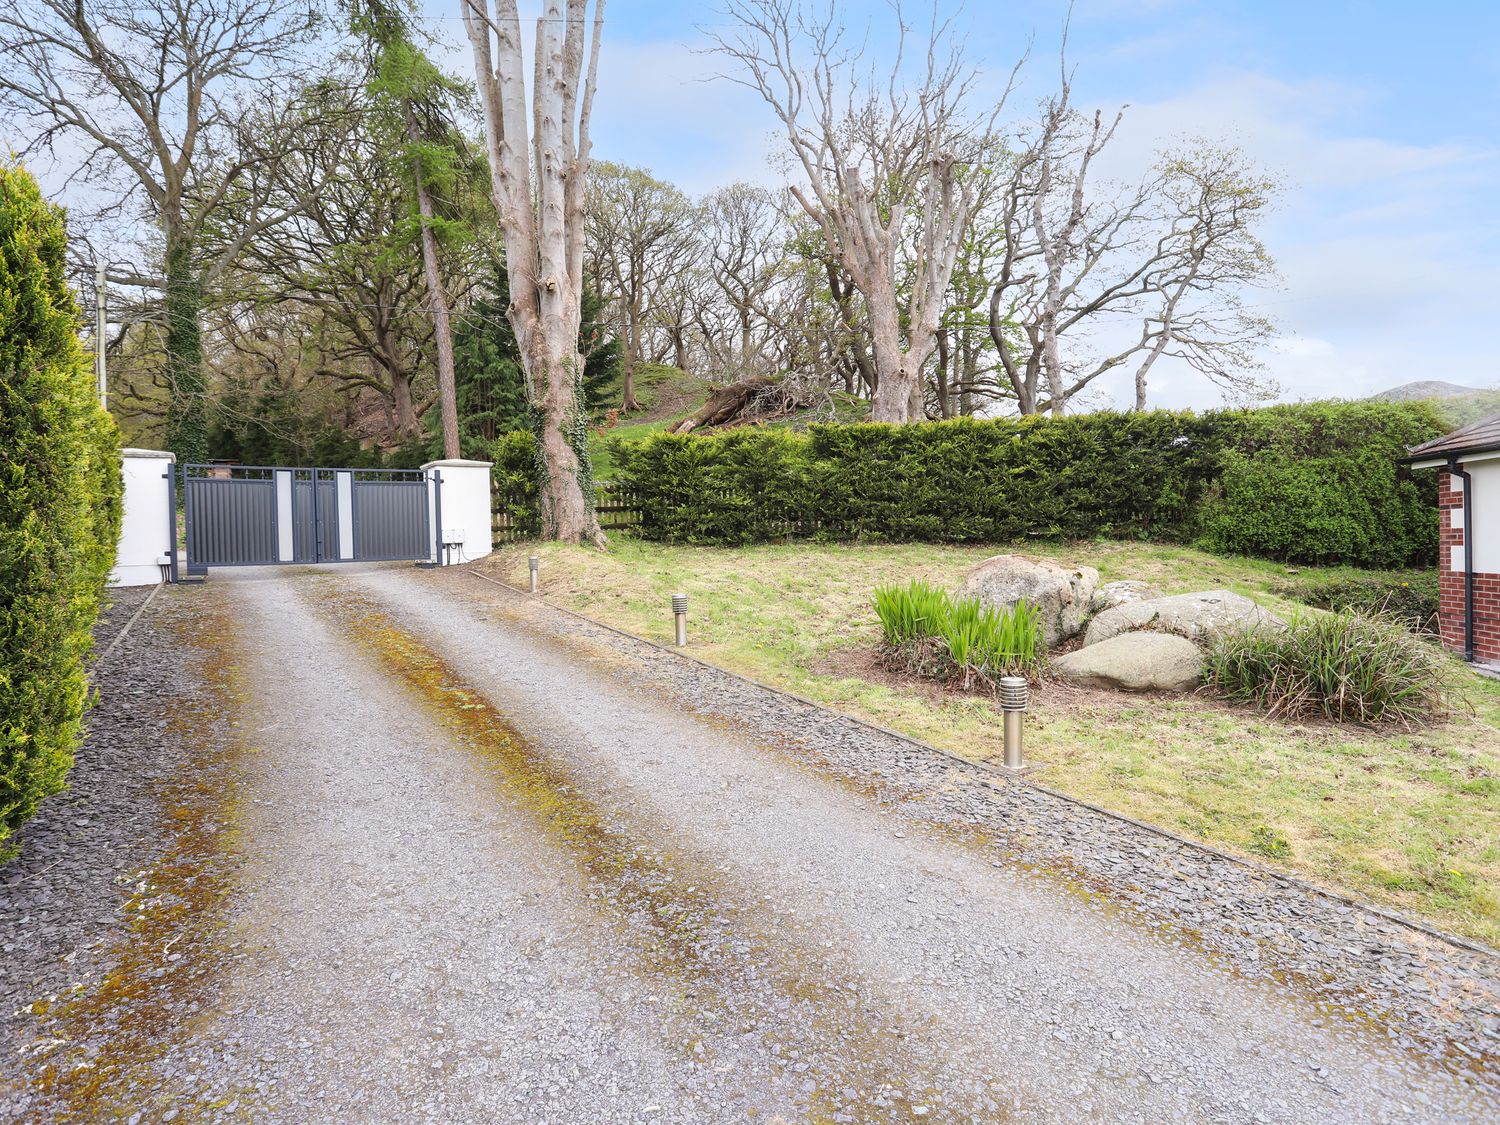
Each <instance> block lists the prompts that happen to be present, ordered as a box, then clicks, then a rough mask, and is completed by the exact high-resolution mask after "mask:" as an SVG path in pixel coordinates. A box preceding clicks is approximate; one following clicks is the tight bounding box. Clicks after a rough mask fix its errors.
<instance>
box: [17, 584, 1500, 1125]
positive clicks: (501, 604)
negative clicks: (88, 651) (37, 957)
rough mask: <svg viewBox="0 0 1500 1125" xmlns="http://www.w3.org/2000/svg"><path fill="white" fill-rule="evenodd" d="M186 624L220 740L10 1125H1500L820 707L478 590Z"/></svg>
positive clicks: (290, 588)
mask: <svg viewBox="0 0 1500 1125" xmlns="http://www.w3.org/2000/svg"><path fill="white" fill-rule="evenodd" d="M174 622H175V623H176V624H175V625H173V623H174ZM195 623H197V624H196V626H195ZM169 626H170V627H173V628H175V629H176V632H175V633H174V634H173V636H174V637H176V643H177V644H179V645H180V646H181V647H180V649H179V650H178V653H177V659H180V660H182V661H184V662H185V663H186V666H187V667H186V671H187V672H188V673H190V675H188V676H187V680H188V681H189V682H191V683H194V684H197V685H199V687H198V688H197V689H195V690H196V691H197V694H196V695H194V696H193V698H192V699H190V700H188V701H186V702H178V703H174V702H173V701H172V700H159V701H158V705H159V708H160V712H159V713H160V715H161V724H162V725H161V727H160V736H161V738H162V740H163V741H164V743H167V744H170V746H173V747H177V748H179V749H172V750H170V753H172V754H178V753H180V748H181V747H187V748H189V749H191V748H192V747H193V746H194V745H196V744H197V742H198V741H199V740H201V742H202V753H201V754H200V755H198V756H194V755H193V754H191V753H189V754H188V755H187V756H186V757H184V758H182V759H181V762H180V764H179V766H178V776H177V781H178V783H179V788H181V787H182V786H186V789H187V790H188V791H190V792H192V793H195V794H197V797H196V798H195V799H194V800H184V799H179V800H178V801H177V802H176V803H172V802H163V803H162V804H161V810H162V811H163V813H164V814H170V815H165V817H164V819H163V821H162V823H163V824H164V825H165V827H164V828H163V829H162V832H163V834H162V835H161V837H160V842H159V847H160V848H162V849H164V850H165V852H164V855H163V856H162V857H160V859H159V860H158V862H156V863H155V864H154V865H152V866H150V867H147V868H143V869H142V871H141V873H140V877H139V878H137V879H136V880H135V882H134V883H131V882H130V881H129V880H117V882H120V883H121V886H120V887H119V889H118V890H117V891H116V892H115V893H116V895H117V896H119V897H122V898H124V899H125V902H124V903H123V905H125V906H126V907H127V911H126V913H127V914H130V913H131V910H133V911H134V914H133V915H132V923H131V925H130V926H129V927H128V928H127V930H126V932H125V933H123V934H121V935H120V936H119V937H118V939H117V940H116V941H115V943H114V944H113V946H112V947H111V949H109V950H106V953H105V954H102V955H101V956H102V957H103V958H104V960H103V962H102V963H101V967H100V971H99V975H97V976H93V977H90V979H89V980H88V981H87V982H85V983H84V986H83V987H81V988H79V989H77V990H76V991H75V992H73V993H71V994H68V993H63V994H62V995H61V998H60V999H59V1000H57V1001H55V1002H49V1003H48V1004H46V1005H44V1006H43V1011H42V1012H41V1013H37V1012H34V1011H32V1010H31V1007H30V1006H28V1007H26V1008H25V1009H24V1010H20V1011H18V1012H16V1013H14V1014H13V1018H12V1019H11V1020H10V1022H9V1023H8V1024H7V1025H6V1034H7V1036H8V1037H9V1039H10V1040H11V1042H10V1043H8V1044H7V1047H8V1048H9V1049H7V1051H6V1061H5V1063H4V1064H3V1068H0V1078H4V1079H6V1080H8V1082H9V1085H8V1087H7V1088H6V1090H5V1092H3V1093H0V1117H6V1118H9V1117H14V1118H16V1119H20V1120H53V1119H66V1118H69V1117H72V1118H77V1119H92V1118H98V1117H110V1116H112V1115H116V1114H117V1115H119V1116H120V1117H122V1118H125V1119H130V1118H131V1115H132V1114H138V1115H139V1116H138V1118H136V1119H137V1120H141V1121H156V1120H168V1119H182V1120H189V1119H203V1120H286V1121H312V1120H317V1121H341V1122H342V1121H372V1122H374V1121H393V1120H432V1121H455V1122H473V1121H489V1120H495V1121H525V1122H559V1123H562V1122H595V1121H598V1122H615V1121H619V1122H684V1123H686V1122H712V1121H776V1120H783V1121H820V1122H822V1121H835V1122H845V1121H847V1122H864V1121H967V1120H986V1121H988V1120H996V1121H1012V1120H1014V1121H1074V1120H1080V1119H1101V1120H1110V1121H1151V1122H1156V1121H1162V1120H1184V1121H1323V1120H1330V1121H1332V1120H1359V1121H1374V1120H1398V1121H1401V1120H1411V1121H1432V1120H1471V1121H1486V1120H1494V1119H1495V1117H1496V1115H1497V1113H1500V1090H1497V1082H1496V1081H1495V1075H1494V1074H1493V1072H1492V1071H1488V1070H1487V1069H1486V1068H1485V1067H1484V1066H1482V1065H1471V1063H1472V1062H1473V1059H1468V1058H1465V1057H1464V1056H1463V1054H1462V1053H1460V1054H1459V1055H1458V1058H1457V1064H1455V1061H1454V1057H1452V1056H1453V1052H1451V1051H1448V1052H1442V1053H1440V1052H1436V1051H1433V1050H1429V1049H1425V1048H1424V1047H1423V1046H1422V1045H1421V1044H1420V1043H1418V1042H1417V1041H1416V1040H1414V1039H1412V1038H1411V1036H1409V1035H1408V1034H1407V1032H1406V1028H1405V1027H1404V1026H1393V1025H1388V1024H1387V1022H1386V1021H1383V1020H1380V1019H1375V1018H1369V1019H1351V1018H1348V1017H1347V1016H1341V1015H1339V1014H1336V1013H1335V1011H1334V1010H1333V1009H1332V1008H1331V1007H1330V1005H1328V1004H1327V1003H1324V1002H1321V1001H1320V1000H1319V999H1318V997H1317V996H1315V995H1311V994H1308V993H1307V992H1306V991H1305V990H1303V989H1301V988H1299V987H1292V986H1290V985H1288V984H1285V983H1278V982H1277V981H1276V980H1275V979H1254V978H1253V977H1251V976H1248V975H1247V974H1245V973H1243V972H1239V971H1237V970H1236V968H1235V966H1234V965H1233V964H1232V963H1230V960H1229V959H1228V958H1226V957H1225V956H1224V955H1222V954H1221V953H1219V952H1216V951H1215V950H1214V949H1213V948H1212V947H1211V943H1209V942H1206V941H1205V940H1203V939H1201V938H1195V937H1194V936H1193V935H1191V934H1189V933H1187V932H1186V931H1184V930H1183V929H1182V928H1181V927H1179V926H1169V925H1163V924H1161V923H1160V922H1158V921H1156V920H1153V919H1152V918H1150V917H1149V916H1147V915H1145V914H1143V913H1142V912H1141V911H1140V910H1137V909H1133V908H1131V909H1127V908H1125V907H1124V906H1122V905H1120V904H1119V903H1117V902H1115V901H1113V900H1112V899H1111V898H1110V897H1109V896H1107V895H1102V894H1098V893H1094V892H1093V891H1092V890H1091V889H1090V886H1089V885H1088V881H1087V880H1086V879H1080V878H1078V877H1077V876H1076V873H1070V872H1066V871H1059V870H1051V869H1044V868H1043V867H1042V866H1039V865H1037V864H1033V863H1027V862H1021V861H1020V858H1021V854H1022V851H1023V850H1024V849H1022V848H1021V845H1020V844H1019V843H1018V841H1016V840H1010V841H1007V840H1006V839H1005V838H1004V834H1003V833H997V832H995V831H993V830H992V828H991V825H990V822H989V821H988V820H987V819H986V816H985V815H981V813H980V812H979V811H975V812H973V813H972V814H965V816H964V817H961V818H958V819H955V818H953V817H939V816H936V815H934V810H935V809H936V807H937V806H938V805H939V804H941V803H942V801H943V800H944V799H945V787H946V789H948V790H953V791H954V792H957V791H958V788H959V786H958V785H957V784H956V783H955V782H952V781H950V780H945V779H944V778H945V775H942V774H940V773H936V774H932V775H931V777H930V778H928V779H927V780H926V781H924V782H923V786H924V788H922V789H921V790H920V791H917V790H913V791H912V792H913V794H914V795H913V796H911V797H910V798H909V799H908V798H907V797H903V796H902V795H901V793H902V790H901V788H900V786H899V785H894V786H893V785H891V784H887V783H888V782H901V781H902V777H901V776H899V775H901V774H902V773H903V771H904V770H905V768H906V767H905V766H904V765H903V763H902V760H900V759H899V758H897V757H891V756H889V751H882V750H880V748H878V747H869V748H865V749H864V750H861V751H860V752H861V753H866V754H868V755H872V756H871V757H868V758H866V759H862V761H864V763H865V769H864V771H863V774H862V775H851V774H850V773H849V771H843V772H842V773H841V771H839V770H838V769H835V768H832V767H831V766H830V762H832V761H833V760H834V759H836V758H838V757H839V755H840V754H845V753H846V751H847V752H850V753H852V752H853V751H848V750H847V748H846V747H844V746H843V743H844V742H846V741H847V739H846V738H845V736H844V735H843V734H841V733H839V732H838V731H835V729H834V725H832V724H831V723H830V721H829V720H828V718H827V717H826V714H821V715H820V714H814V713H812V712H810V711H806V712H800V713H799V712H797V711H796V710H795V709H793V710H790V711H788V712H787V715H788V716H790V718H788V717H786V716H782V717H780V718H778V719H777V720H776V723H772V722H771V720H770V719H769V718H767V717H766V716H765V715H764V714H762V715H759V716H758V717H755V718H751V717H747V716H746V715H744V714H742V713H740V712H739V711H738V710H737V708H739V707H740V706H741V704H742V701H739V702H737V700H736V699H735V698H734V697H733V696H732V692H731V689H730V688H729V687H726V686H725V685H724V684H719V683H717V682H716V681H714V680H713V678H712V676H711V675H710V676H696V673H695V674H694V675H688V676H681V675H678V673H677V672H676V671H674V670H673V668H672V667H670V666H669V664H670V665H678V666H681V665H682V662H680V661H676V660H675V659H674V658H671V657H670V656H664V655H662V654H658V653H655V652H654V650H646V651H644V652H642V651H637V650H636V649H635V648H633V647H632V646H631V645H630V644H628V643H626V644H616V643H613V642H612V641H610V640H609V639H608V638H607V637H606V636H604V635H603V634H602V633H598V632H591V631H590V630H588V629H581V630H580V629H578V628H575V627H573V626H571V625H570V624H569V623H568V622H567V621H566V620H564V619H561V618H556V619H554V618H553V617H549V616H548V613H547V611H545V610H542V611H538V610H537V609H536V608H535V607H534V606H530V605H528V604H526V603H524V601H523V600H522V599H518V598H517V597H516V596H515V595H512V594H510V593H508V592H506V591H504V590H499V589H497V588H494V587H488V586H485V585H483V584H482V583H480V582H479V581H477V580H475V579H473V578H472V577H470V576H467V575H464V574H462V573H441V574H435V573H426V572H418V571H414V570H412V569H410V568H405V567H387V568H377V567H371V568H343V569H339V568H327V569H323V570H318V571H310V570H292V569H285V570H277V571H271V570H264V571H249V570H247V571H240V572H227V571H226V572H223V573H215V574H214V576H213V577H212V579H211V581H210V583H209V585H208V586H207V587H201V588H196V589H169V590H167V591H164V592H163V594H162V595H161V596H160V597H159V598H158V600H157V603H156V604H154V605H153V606H152V607H151V608H150V610H149V611H148V613H147V614H146V615H143V618H142V622H141V624H140V625H138V626H137V629H141V630H143V631H144V635H145V636H146V637H147V638H149V637H150V636H151V632H150V631H151V630H152V629H153V628H157V629H164V628H168V627H169ZM642 648H643V649H644V646H642ZM689 667H696V666H689ZM664 669H665V670H664ZM695 676H696V678H695ZM163 687H164V685H160V684H158V687H157V690H159V691H160V690H163ZM205 698H207V699H209V700H210V704H205V703H204V699H205ZM105 706H106V707H107V706H108V700H106V703H105ZM762 711H764V708H762ZM777 724H779V725H777ZM96 734H97V735H98V736H99V738H100V739H107V738H109V737H110V736H109V734H108V729H107V727H104V728H101V729H100V730H99V731H97V732H96ZM93 741H94V740H93V739H91V743H92V742H93ZM835 743H838V745H837V746H835ZM165 752H167V751H164V753H165ZM908 752H909V748H908ZM880 753H886V754H887V755H888V756H887V758H886V759H879V758H878V757H874V756H873V755H878V754H880ZM172 760H173V761H174V762H176V761H178V759H177V758H173V759H172ZM88 761H89V757H88V755H87V754H85V755H84V756H82V757H81V758H80V765H81V768H83V767H84V765H85V764H86V763H87V762H88ZM914 768H915V767H914ZM189 783H190V784H189ZM179 797H180V794H179ZM996 807H997V808H1002V809H1003V806H1001V805H997V806H996ZM50 815H52V814H51V810H50V808H49V809H48V810H46V811H44V814H43V818H42V820H41V821H39V823H45V821H46V818H47V817H48V816H50ZM1028 831H1032V829H1030V828H1028ZM80 847H82V848H85V849H86V847H87V845H86V844H82V845H80ZM18 862H21V863H23V864H24V863H27V862H29V861H28V859H27V858H26V857H23V859H22V860H21V861H18ZM0 874H3V873H0ZM0 890H3V886H0ZM0 905H4V902H3V899H0ZM120 905H122V904H119V903H117V904H116V909H118V908H119V906H120ZM90 909H96V908H95V907H91V908H90ZM1217 909H1219V907H1218V906H1216V905H1214V904H1205V905H1204V907H1203V910H1204V913H1205V914H1208V913H1212V912H1213V911H1215V910H1217ZM45 940H47V941H51V940H53V939H51V938H47V939H45ZM61 951H62V947H61V945H58V947H57V952H58V955H59V959H60V956H61ZM1427 955H1428V956H1431V957H1442V956H1444V954H1443V953H1442V952H1441V951H1440V950H1439V951H1438V952H1435V953H1434V952H1432V951H1431V950H1429V951H1428V953H1427ZM6 956H7V957H9V956H11V954H9V953H7V954H6ZM1464 972H1465V973H1466V974H1468V975H1469V976H1473V971H1472V970H1471V969H1470V968H1465V969H1464ZM53 975H54V976H55V975H56V974H55V973H54V974H53ZM1481 975H1482V974H1481ZM43 976H45V974H43ZM32 977H33V978H34V979H32V980H31V981H30V984H29V986H34V987H36V988H51V989H52V990H53V991H52V992H51V993H49V995H58V994H57V992H56V986H55V984H53V983H52V982H51V981H50V979H48V980H44V979H43V977H41V976H36V974H34V973H33V974H32ZM12 978H13V974H8V977H7V978H6V979H12ZM1481 983H1482V982H1481ZM1476 987H1477V986H1476ZM15 999H16V998H15V997H12V1002H13V1003H14V1002H15ZM20 999H21V1000H23V1001H24V1000H25V999H26V998H25V997H20ZM1476 1043H1478V1040H1476ZM1483 1049H1484V1048H1483V1044H1482V1043H1479V1044H1478V1046H1475V1047H1473V1048H1471V1050H1472V1051H1474V1052H1475V1054H1474V1056H1473V1058H1481V1056H1482V1055H1483ZM1481 1061H1482V1058H1481ZM7 1111H8V1112H7Z"/></svg>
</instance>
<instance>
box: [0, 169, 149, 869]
mask: <svg viewBox="0 0 1500 1125" xmlns="http://www.w3.org/2000/svg"><path fill="white" fill-rule="evenodd" d="M66 249H67V230H66V227H65V226H64V223H63V213H62V210H61V209H60V208H58V207H54V206H52V205H50V204H48V203H46V202H45V201H44V200H43V199H42V196H41V193H40V191H39V190H38V189H37V186H36V182H35V181H34V180H33V179H32V178H31V177H30V176H29V175H28V174H27V173H26V172H25V171H24V170H23V169H21V168H20V167H18V166H16V165H14V164H4V163H0V858H5V857H6V856H7V855H8V854H9V853H10V852H11V851H13V850H14V849H13V847H11V846H9V845H8V843H7V841H8V840H9V839H10V837H11V836H12V834H13V833H14V832H15V831H16V829H18V828H19V827H20V826H21V824H23V823H24V822H25V821H26V819H27V818H28V817H30V816H31V815H32V813H34V812H35V811H36V808H37V806H38V805H39V804H40V803H41V801H42V799H43V798H45V797H47V796H48V795H50V794H52V793H55V792H57V791H58V790H59V789H61V788H62V787H63V781H64V779H65V777H66V776H67V772H68V768H69V766H71V765H72V761H73V748H74V746H75V744H76V743H77V740H78V737H79V733H80V730H81V727H82V721H83V712H84V704H85V701H86V699H87V695H88V686H87V681H86V679H85V676H84V666H83V662H84V658H85V657H86V656H87V655H88V652H89V649H90V647H91V644H92V638H91V636H90V630H91V628H92V626H93V623H94V620H95V618H96V617H97V616H98V613H99V605H100V600H101V596H102V594H103V590H104V580H105V576H106V575H107V574H108V572H109V567H110V565H111V563H112V562H113V560H114V549H115V543H116V540H117V538H118V536H119V530H120V462H119V454H118V452H117V450H116V440H117V434H116V431H115V427H114V424H113V423H112V422H111V421H110V419H109V416H108V415H107V414H105V413H104V411H102V410H101V409H100V408H99V404H98V400H97V399H96V398H95V388H94V380H93V373H92V371H91V369H90V368H91V365H90V364H89V361H88V358H87V357H86V356H85V355H84V352H83V349H82V347H81V346H80V344H79V342H78V335H77V329H78V320H79V318H78V310H77V308H76V306H75V305H74V301H73V296H72V293H71V292H70V291H69V289H68V285H67V267H66V263H65V260H64V256H65V252H66Z"/></svg>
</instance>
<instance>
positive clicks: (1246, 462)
mask: <svg viewBox="0 0 1500 1125" xmlns="http://www.w3.org/2000/svg"><path fill="white" fill-rule="evenodd" d="M1221 418H1222V419H1223V421H1224V423H1225V425H1224V428H1223V431H1222V436H1223V438H1224V441H1225V448H1224V450H1223V452H1222V453H1221V454H1220V457H1219V466H1218V468H1219V474H1218V481H1217V483H1216V485H1215V487H1214V488H1213V489H1212V490H1211V491H1210V492H1209V494H1208V496H1207V497H1206V502H1205V504H1204V508H1203V511H1202V514H1201V519H1202V532H1201V537H1200V540H1199V541H1200V543H1201V545H1202V546H1204V547H1206V548H1207V549H1208V550H1211V551H1218V552H1220V553H1225V554H1238V555H1260V556H1264V557H1267V558H1274V559H1288V560H1296V561H1300V562H1311V563H1322V562H1345V563H1350V564H1353V565H1358V566H1371V567H1391V566H1402V565H1407V564H1412V563H1418V562H1430V561H1432V560H1433V559H1435V558H1436V557H1437V506H1436V494H1435V492H1434V489H1435V488H1436V483H1435V480H1434V474H1431V473H1425V474H1422V476H1421V477H1420V478H1418V477H1415V476H1413V475H1412V473H1411V471H1410V470H1409V469H1407V468H1405V467H1404V466H1402V465H1400V464H1398V461H1399V459H1400V458H1401V457H1403V456H1404V455H1405V453H1406V449H1407V447H1408V446H1411V445H1416V444H1417V443H1419V442H1422V441H1426V440H1427V439H1428V438H1430V437H1433V436H1436V435H1437V434H1440V433H1442V432H1444V430H1445V425H1444V423H1443V421H1442V419H1441V418H1440V417H1439V416H1438V415H1437V413H1436V412H1435V411H1434V410H1433V408H1432V406H1431V405H1430V404H1428V403H1425V402H1410V403H1378V402H1313V403H1303V404H1300V405H1297V406H1273V407H1267V408H1265V409H1263V410H1241V411H1229V412H1225V413H1224V414H1223V415H1221Z"/></svg>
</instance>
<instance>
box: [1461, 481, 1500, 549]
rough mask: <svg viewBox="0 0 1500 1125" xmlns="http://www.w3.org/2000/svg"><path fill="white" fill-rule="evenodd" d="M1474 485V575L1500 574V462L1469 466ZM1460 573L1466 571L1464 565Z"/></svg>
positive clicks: (1471, 501)
mask: <svg viewBox="0 0 1500 1125" xmlns="http://www.w3.org/2000/svg"><path fill="white" fill-rule="evenodd" d="M1463 467H1464V468H1465V469H1467V470H1468V471H1469V474H1470V476H1471V479H1472V481H1473V488H1474V494H1473V495H1472V496H1470V497H1469V506H1470V510H1471V514H1472V517H1473V521H1474V526H1473V527H1472V528H1465V529H1464V534H1465V535H1473V537H1474V573H1475V574H1500V461H1477V462H1465V463H1464V466H1463ZM1456 569H1458V570H1462V569H1463V563H1462V562H1461V561H1460V563H1459V565H1458V567H1457V568H1456Z"/></svg>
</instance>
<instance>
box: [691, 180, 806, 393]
mask: <svg viewBox="0 0 1500 1125" xmlns="http://www.w3.org/2000/svg"><path fill="white" fill-rule="evenodd" d="M703 209H704V214H705V219H706V231H707V233H706V236H705V237H706V241H707V244H708V250H707V264H708V270H709V276H710V277H711V278H712V279H713V284H714V286H715V287H716V288H717V290H718V292H719V294H720V295H721V296H722V298H723V301H724V303H725V304H726V305H727V311H728V314H729V316H728V319H729V324H728V325H727V327H728V328H729V329H730V331H731V332H732V337H731V339H730V340H721V341H720V347H719V348H718V349H717V350H718V353H719V354H718V355H717V356H716V359H717V360H718V364H719V365H720V366H722V367H731V368H739V369H741V370H744V371H749V370H750V369H751V368H752V367H753V366H755V365H757V364H762V365H763V364H764V362H765V356H764V351H765V347H766V340H765V337H766V335H767V333H766V331H765V330H766V328H767V327H768V325H769V322H770V321H771V320H772V319H773V318H772V316H771V313H770V309H769V301H770V298H771V294H772V292H773V290H774V289H775V288H776V286H777V284H778V282H779V281H780V280H781V277H782V274H783V271H782V269H781V265H782V258H783V253H784V252H783V249H782V246H781V244H782V243H783V242H784V241H785V239H786V228H785V225H784V224H783V222H782V217H781V214H780V210H779V208H778V207H777V203H776V199H775V197H774V196H773V195H772V194H771V193H770V192H769V191H767V190H766V189H765V188H762V187H756V186H754V185H752V184H745V183H737V184H730V185H729V186H727V187H723V188H720V189H719V190H718V191H715V192H713V193H712V194H711V195H709V196H708V198H707V199H706V200H704V208H703ZM724 345H729V346H724Z"/></svg>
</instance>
